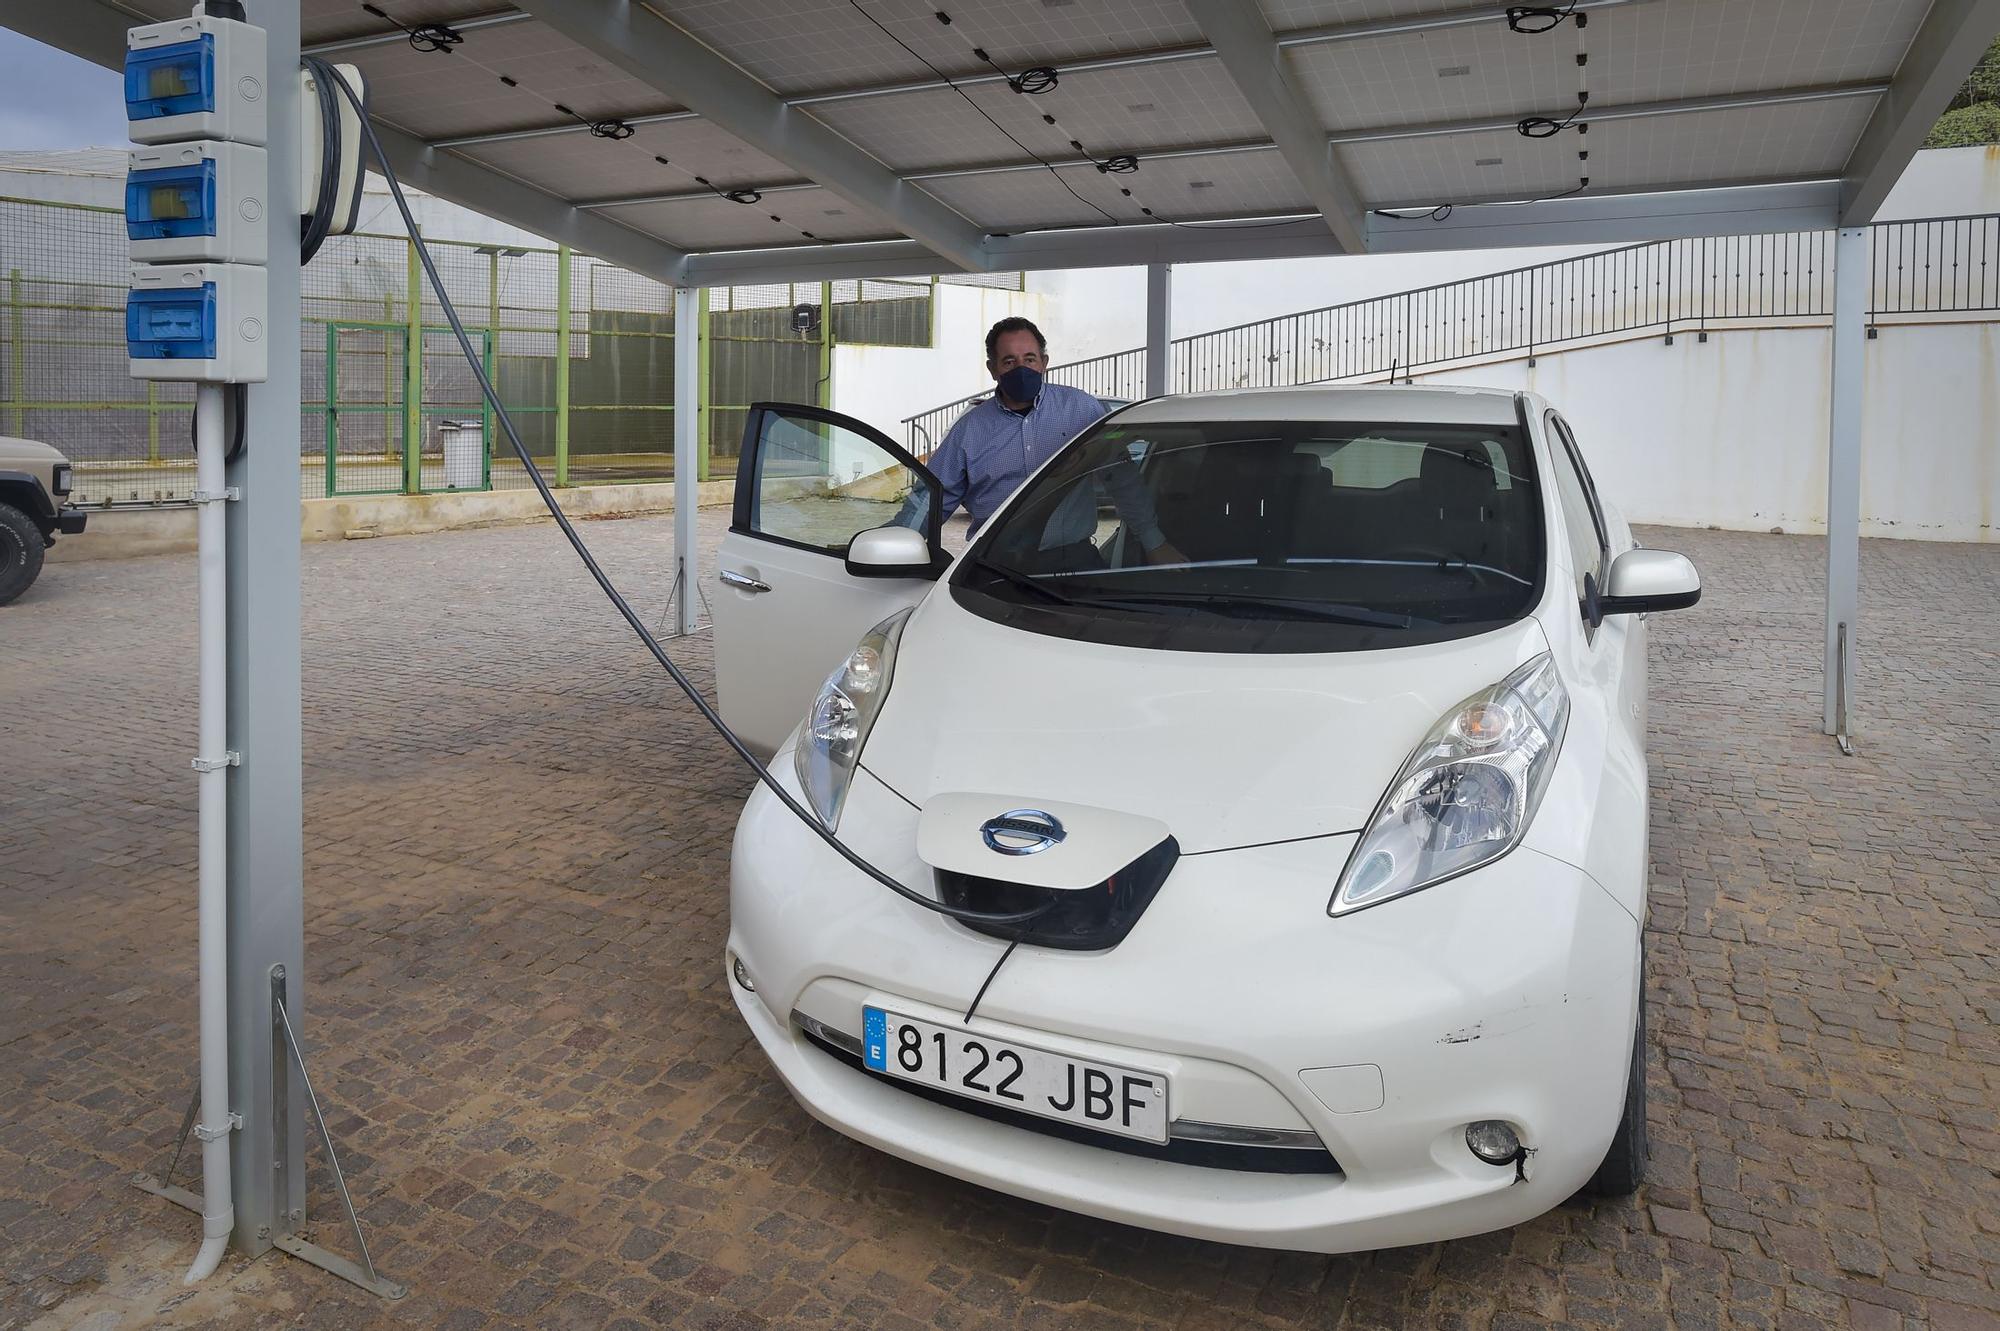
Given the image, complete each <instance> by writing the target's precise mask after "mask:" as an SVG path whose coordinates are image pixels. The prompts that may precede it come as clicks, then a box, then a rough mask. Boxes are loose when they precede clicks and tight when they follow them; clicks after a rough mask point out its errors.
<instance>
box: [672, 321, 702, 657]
mask: <svg viewBox="0 0 2000 1331" xmlns="http://www.w3.org/2000/svg"><path fill="white" fill-rule="evenodd" d="M701 371H702V355H701V295H700V293H699V292H698V291H697V290H696V289H695V288H693V287H675V288H674V587H675V597H674V606H675V611H676V617H675V621H674V631H675V632H676V633H693V632H694V631H695V624H696V613H695V612H696V610H697V609H698V608H699V607H700V605H701V593H700V591H699V590H698V589H697V588H696V586H695V579H696V577H697V575H698V573H699V571H700V560H699V558H698V557H697V553H696V548H695V513H696V507H695V505H696V496H697V494H698V493H699V492H698V490H697V489H696V486H697V485H698V483H699V477H700V473H701V406H702V402H703V401H704V400H705V399H706V398H707V397H708V385H707V384H706V383H704V382H702V374H701Z"/></svg>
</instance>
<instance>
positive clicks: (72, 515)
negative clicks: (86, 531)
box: [56, 508, 90, 536]
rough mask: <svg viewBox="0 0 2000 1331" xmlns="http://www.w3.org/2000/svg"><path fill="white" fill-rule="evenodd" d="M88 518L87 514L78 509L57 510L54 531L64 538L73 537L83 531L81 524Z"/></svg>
mask: <svg viewBox="0 0 2000 1331" xmlns="http://www.w3.org/2000/svg"><path fill="white" fill-rule="evenodd" d="M89 516H90V515H89V514H87V513H85V512H84V511H83V510H82V509H80V508H61V509H58V510H56V530H57V531H59V532H61V533H62V534H63V535H65V536H74V535H76V534H77V533H78V532H80V531H82V530H83V524H84V522H85V521H86V520H87V519H88V518H89Z"/></svg>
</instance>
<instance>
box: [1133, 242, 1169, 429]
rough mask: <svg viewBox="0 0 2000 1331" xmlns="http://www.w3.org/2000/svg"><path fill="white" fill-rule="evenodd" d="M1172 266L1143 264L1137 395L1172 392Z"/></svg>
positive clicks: (1148, 395) (1145, 395)
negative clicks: (1142, 359)
mask: <svg viewBox="0 0 2000 1331" xmlns="http://www.w3.org/2000/svg"><path fill="white" fill-rule="evenodd" d="M1173 288H1174V267H1173V265H1172V264H1169V263H1149V264H1147V265H1146V381H1145V383H1144V384H1142V385H1141V386H1140V390H1139V391H1140V396H1142V397H1161V396H1163V395H1165V394H1167V393H1171V392H1173V391H1174V334H1173V324H1174V317H1173V304H1174V302H1173Z"/></svg>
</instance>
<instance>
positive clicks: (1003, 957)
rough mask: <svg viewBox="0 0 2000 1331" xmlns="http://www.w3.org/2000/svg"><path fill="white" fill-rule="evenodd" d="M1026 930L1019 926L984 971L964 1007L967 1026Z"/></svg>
mask: <svg viewBox="0 0 2000 1331" xmlns="http://www.w3.org/2000/svg"><path fill="white" fill-rule="evenodd" d="M1055 904H1056V903H1055V902H1054V901H1051V902H1049V903H1048V905H1046V906H1043V907H1042V909H1041V910H1038V911H1036V912H1035V914H1037V915H1040V914H1042V913H1043V912H1044V911H1047V910H1050V909H1051V908H1053V907H1054V906H1055ZM1027 932H1028V930H1027V926H1026V925H1023V926H1022V927H1021V928H1019V929H1016V930H1015V931H1014V936H1013V937H1012V938H1011V939H1009V940H1008V941H1007V950H1006V951H1005V952H1002V953H1001V954H1000V960H998V961H996V962H994V963H993V969H992V970H990V971H988V972H986V980H985V982H984V983H982V984H981V985H980V986H979V992H978V993H976V994H974V995H973V996H972V1006H970V1007H968V1008H966V1010H965V1019H964V1020H965V1024H966V1025H967V1026H970V1025H971V1024H972V1014H973V1013H975V1012H977V1011H979V1002H980V1000H981V999H983V998H985V997H986V991H987V990H988V989H991V988H992V987H993V981H994V980H995V979H997V978H999V975H1000V968H1001V967H1002V966H1004V965H1006V964H1007V958H1009V957H1011V956H1013V955H1014V949H1015V948H1017V947H1019V946H1021V937H1022V935H1024V934H1026V933H1027Z"/></svg>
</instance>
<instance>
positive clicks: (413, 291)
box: [403, 236, 424, 495]
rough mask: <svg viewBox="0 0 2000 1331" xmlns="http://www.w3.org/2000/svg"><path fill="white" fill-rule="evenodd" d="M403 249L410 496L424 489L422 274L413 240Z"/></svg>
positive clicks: (405, 464)
mask: <svg viewBox="0 0 2000 1331" xmlns="http://www.w3.org/2000/svg"><path fill="white" fill-rule="evenodd" d="M403 246H404V249H405V250H406V251H407V252H408V259H407V263H406V265H405V269H404V276H403V290H404V293H405V296H404V301H403V303H404V306H405V307H406V308H405V310H404V315H403V319H404V322H403V493H404V494H408V495H413V494H419V493H421V492H422V490H423V488H424V273H423V268H422V267H421V266H420V265H419V264H418V263H417V239H416V237H415V236H412V237H410V238H409V239H408V240H405V241H404V242H403Z"/></svg>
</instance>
